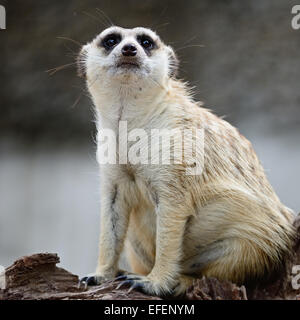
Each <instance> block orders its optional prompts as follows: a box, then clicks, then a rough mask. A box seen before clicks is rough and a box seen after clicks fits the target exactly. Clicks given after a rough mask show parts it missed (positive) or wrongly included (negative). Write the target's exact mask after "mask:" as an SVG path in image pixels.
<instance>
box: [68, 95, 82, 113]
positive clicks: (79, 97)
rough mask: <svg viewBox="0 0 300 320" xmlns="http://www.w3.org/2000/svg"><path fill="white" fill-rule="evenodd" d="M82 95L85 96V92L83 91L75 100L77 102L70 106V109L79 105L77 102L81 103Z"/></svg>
mask: <svg viewBox="0 0 300 320" xmlns="http://www.w3.org/2000/svg"><path fill="white" fill-rule="evenodd" d="M82 96H83V93H82V92H81V93H80V95H79V96H78V98H77V99H76V100H75V102H74V103H73V104H72V106H71V107H70V109H73V108H75V107H76V106H77V104H78V103H79V101H80V99H81V98H82Z"/></svg>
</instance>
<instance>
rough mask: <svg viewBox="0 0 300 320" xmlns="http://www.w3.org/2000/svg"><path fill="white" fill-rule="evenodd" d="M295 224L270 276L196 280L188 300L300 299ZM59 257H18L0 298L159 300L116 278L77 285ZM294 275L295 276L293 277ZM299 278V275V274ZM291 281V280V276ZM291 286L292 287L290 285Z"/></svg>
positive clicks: (3, 279) (298, 222)
mask: <svg viewBox="0 0 300 320" xmlns="http://www.w3.org/2000/svg"><path fill="white" fill-rule="evenodd" d="M294 225H295V227H296V229H297V231H298V233H297V234H298V237H297V239H296V241H295V245H294V254H293V256H292V257H291V258H290V259H289V260H287V261H286V263H285V266H284V268H283V269H282V271H281V272H279V273H278V274H277V275H276V276H274V277H273V279H271V280H268V281H266V282H264V283H256V284H255V285H254V286H253V285H252V286H251V287H250V286H241V287H239V286H237V285H235V284H233V283H231V282H228V281H219V280H217V279H214V278H205V277H203V278H202V279H199V280H197V281H195V283H194V284H193V285H192V286H191V287H190V288H189V290H188V292H187V294H186V296H185V297H184V298H185V299H188V300H215V299H217V300H247V299H249V300H250V299H251V300H257V299H268V300H270V299H276V300H278V299H281V300H282V299H292V300H300V288H298V287H300V279H299V280H298V283H297V281H295V279H296V278H295V277H296V272H297V270H296V271H295V270H294V271H295V274H292V270H293V267H294V266H297V265H298V266H299V271H298V275H299V274H300V215H298V216H297V218H296V219H295V222H294ZM59 261H60V259H59V257H58V256H57V254H55V253H39V254H34V255H31V256H26V257H22V258H20V259H18V260H17V261H16V262H15V263H14V264H13V265H11V266H10V267H8V268H6V269H5V271H4V272H3V273H2V274H0V300H45V299H50V300H85V299H88V300H160V298H158V297H154V296H148V295H145V294H143V293H141V292H138V291H136V290H133V291H131V292H128V288H126V287H121V288H120V289H117V288H116V287H117V286H118V284H119V282H117V281H109V282H106V283H104V284H102V285H100V286H95V287H88V288H85V287H84V286H82V285H81V286H78V283H79V279H78V276H77V275H74V274H72V273H70V272H68V271H66V270H64V269H62V268H59V267H57V266H56V264H58V263H59ZM293 277H294V278H293ZM299 278H300V277H299ZM293 279H294V281H293V282H292V280H293ZM293 287H294V288H293Z"/></svg>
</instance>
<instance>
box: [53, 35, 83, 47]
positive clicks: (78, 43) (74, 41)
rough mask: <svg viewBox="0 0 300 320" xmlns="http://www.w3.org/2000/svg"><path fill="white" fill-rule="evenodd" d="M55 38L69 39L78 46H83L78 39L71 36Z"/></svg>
mask: <svg viewBox="0 0 300 320" xmlns="http://www.w3.org/2000/svg"><path fill="white" fill-rule="evenodd" d="M57 39H61V40H68V41H71V42H73V43H75V44H77V45H78V46H79V47H82V46H83V44H81V43H80V42H78V41H76V40H73V39H71V38H67V37H57Z"/></svg>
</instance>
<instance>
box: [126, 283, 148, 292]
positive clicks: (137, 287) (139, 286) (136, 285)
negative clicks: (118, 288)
mask: <svg viewBox="0 0 300 320" xmlns="http://www.w3.org/2000/svg"><path fill="white" fill-rule="evenodd" d="M143 288H144V286H143V285H142V284H141V283H134V284H133V285H132V286H131V287H130V288H129V289H128V291H127V293H130V292H131V291H132V290H138V291H143Z"/></svg>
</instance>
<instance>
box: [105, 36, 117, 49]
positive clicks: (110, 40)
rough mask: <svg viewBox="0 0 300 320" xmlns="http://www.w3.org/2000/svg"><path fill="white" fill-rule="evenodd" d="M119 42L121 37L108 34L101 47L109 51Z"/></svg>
mask: <svg viewBox="0 0 300 320" xmlns="http://www.w3.org/2000/svg"><path fill="white" fill-rule="evenodd" d="M120 42H121V36H120V35H118V34H110V35H108V36H106V37H105V38H104V39H103V41H102V45H103V47H104V48H105V49H106V50H110V49H112V48H113V47H114V46H116V45H117V44H118V43H120Z"/></svg>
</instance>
